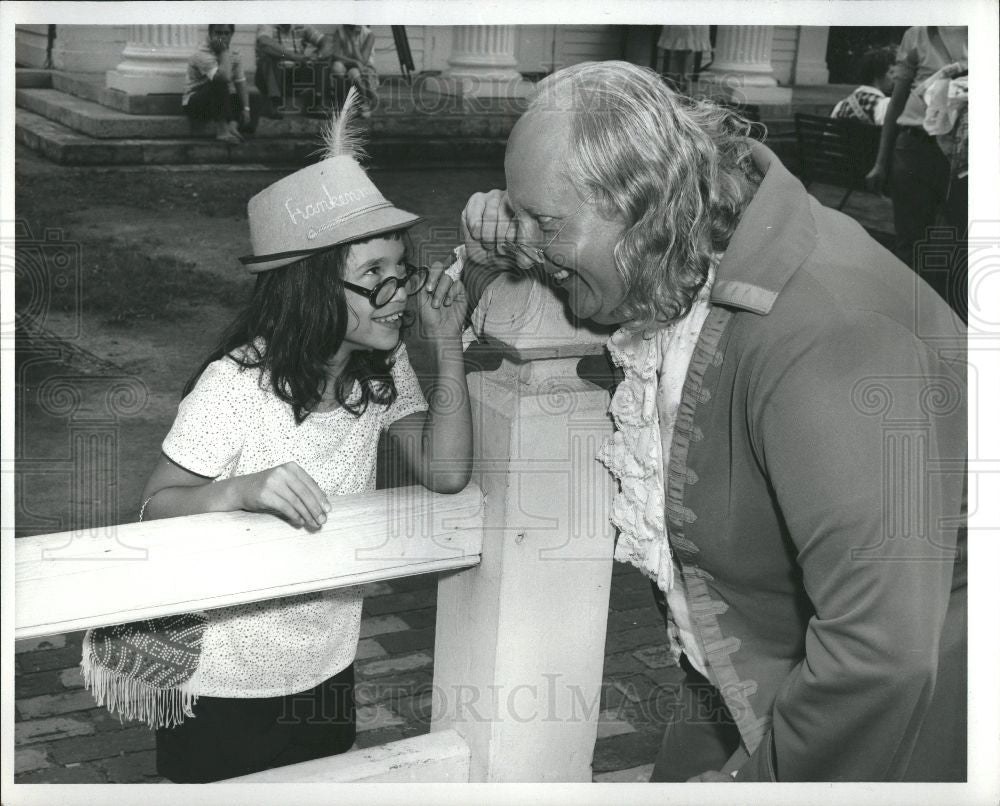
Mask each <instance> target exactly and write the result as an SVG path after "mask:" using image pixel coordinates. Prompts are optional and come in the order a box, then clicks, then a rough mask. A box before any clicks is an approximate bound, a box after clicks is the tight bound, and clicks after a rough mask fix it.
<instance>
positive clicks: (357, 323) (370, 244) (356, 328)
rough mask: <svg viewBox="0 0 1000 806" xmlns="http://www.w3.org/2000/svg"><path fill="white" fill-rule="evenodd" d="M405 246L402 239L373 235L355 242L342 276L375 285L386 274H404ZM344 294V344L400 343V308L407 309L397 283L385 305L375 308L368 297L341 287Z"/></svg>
mask: <svg viewBox="0 0 1000 806" xmlns="http://www.w3.org/2000/svg"><path fill="white" fill-rule="evenodd" d="M405 251H406V248H405V244H404V243H403V240H402V239H400V238H397V239H395V240H393V239H389V238H374V239H372V240H370V241H365V242H364V243H358V244H354V245H353V246H352V247H351V250H350V252H348V253H347V260H346V262H345V265H344V279H345V280H346V281H347V282H349V283H355V284H356V285H360V286H364V287H365V288H374V287H375V286H376V285H378V283H380V282H381V281H382V280H384V279H386V278H387V277H390V276H393V275H395V276H396V277H399V278H402V277H404V276H405V275H406V271H405V269H404V267H403V256H404V254H405ZM344 296H345V297H346V298H347V311H348V313H347V316H348V322H347V333H346V334H345V335H344V345H343V347H344V348H345V349H346V350H348V351H352V352H353V351H354V350H392V349H394V348H395V347H396V345H397V344H398V343H399V334H400V328H401V327H402V325H403V311H404V310H406V291H404V290H403V287H402V286H400V287H399V288H397V289H396V294H395V296H393V298H392V300H391V301H390V302H389V304H388V305H385V306H383V307H381V308H375V307H373V306H372V304H371V303H370V302H369V301H368V299H367V297H365V296H363V295H361V294H359V293H357V292H355V291H352V290H350V289H347V288H345V289H344Z"/></svg>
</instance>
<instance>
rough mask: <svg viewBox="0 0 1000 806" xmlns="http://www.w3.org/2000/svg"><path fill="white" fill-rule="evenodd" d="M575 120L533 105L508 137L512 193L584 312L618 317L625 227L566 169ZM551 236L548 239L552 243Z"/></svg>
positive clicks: (549, 268) (534, 238)
mask: <svg viewBox="0 0 1000 806" xmlns="http://www.w3.org/2000/svg"><path fill="white" fill-rule="evenodd" d="M569 137H570V120H569V114H568V113H565V112H544V111H542V112H533V113H530V114H528V115H525V116H524V117H522V118H521V120H519V121H518V123H517V125H516V126H515V127H514V131H513V132H511V136H510V139H509V140H508V145H507V157H506V160H505V163H504V167H505V170H506V174H507V197H508V200H509V202H510V205H511V207H512V208H513V210H514V214H515V215H516V217H517V220H518V230H519V233H526V234H527V238H526V240H527V241H528V242H529V243H530V245H532V246H536V247H539V248H544V252H545V258H546V260H545V271H546V273H547V274H548V275H549V276H550V277H551V278H552V282H553V284H554V285H556V286H557V287H559V288H561V289H562V290H563V292H564V293H566V294H567V296H568V298H569V299H568V301H569V307H570V308H571V309H572V310H573V312H574V313H575V314H576V315H577V316H578V317H580V318H581V319H591V320H593V321H595V322H599V323H602V324H618V323H620V322H622V321H623V319H624V317H623V316H622V315H620V314H619V313H618V312H617V309H618V307H619V306H620V305H621V303H622V301H623V300H624V299H625V294H626V291H627V289H626V287H625V282H624V280H623V279H622V277H621V275H620V274H619V273H618V271H617V270H616V269H615V260H614V247H615V244H616V243H618V240H619V239H620V238H621V236H622V233H623V232H624V231H625V222H624V220H623V219H622V218H621V217H620V216H614V217H612V218H607V217H605V216H604V215H602V213H601V212H600V211H599V210H598V208H597V205H596V204H595V202H594V200H593V199H591V198H588V197H587V196H586V195H581V193H580V192H579V191H578V190H577V188H576V186H575V185H574V184H573V183H572V182H571V181H570V179H569V177H568V176H566V175H565V171H566V163H565V155H566V153H567V149H568V148H569ZM550 242H551V243H550Z"/></svg>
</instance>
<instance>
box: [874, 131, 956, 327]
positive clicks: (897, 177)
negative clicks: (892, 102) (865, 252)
mask: <svg viewBox="0 0 1000 806" xmlns="http://www.w3.org/2000/svg"><path fill="white" fill-rule="evenodd" d="M968 188H969V185H968V178H963V179H953V178H952V177H951V166H950V164H949V162H948V158H947V157H946V156H945V155H944V152H942V151H941V149H940V147H939V146H938V144H937V142H936V140H935V139H934V138H933V137H931V136H930V135H929V134H927V133H926V132H925V131H923V129H917V128H916V127H901V129H900V132H899V134H898V135H897V137H896V147H895V149H894V151H893V156H892V210H893V218H894V223H895V227H896V250H895V251H896V257H898V258H899V259H900V260H902V261H903V262H904V263H906V265H908V266H910V267H911V268H912V269H913V270H914V271H916V272H917V274H919V275H920V276H921V277H922V278H923V279H924V280H926V281H927V283H928V284H929V285H930V286H931V288H933V289H934V290H935V291H937V293H938V294H939V295H940V296H941V297H942V298H943V299H944V300H945V301H946V302H947V303H948V304H949V305H950V306H951V307H952V309H953V310H954V311H955V312H956V313H957V314H958V315H959V316H960V317H962V319H963V320H964V319H965V318H966V306H967V300H966V296H967V290H966V289H967V287H968V267H967V262H966V260H967V258H966V254H965V251H966V249H967V246H966V229H967V227H968V207H969V199H968ZM939 211H940V212H941V213H942V217H943V219H944V223H945V225H946V226H947V227H949V228H951V230H950V231H947V232H941V233H935V237H934V238H929V233H928V228H930V227H932V226H934V224H935V223H936V221H937V216H938V212H939Z"/></svg>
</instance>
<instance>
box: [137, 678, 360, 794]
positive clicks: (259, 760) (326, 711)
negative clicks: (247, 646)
mask: <svg viewBox="0 0 1000 806" xmlns="http://www.w3.org/2000/svg"><path fill="white" fill-rule="evenodd" d="M194 713H195V717H194V718H193V719H192V718H191V717H188V718H187V719H185V720H184V722H182V723H181V724H180V725H178V726H176V727H173V728H160V729H158V730H157V731H156V769H157V772H159V774H160V775H162V776H164V777H165V778H168V779H170V780H171V781H173V782H174V783H179V784H181V783H189V784H195V783H208V782H210V781H220V780H223V779H225V778H235V777H236V776H239V775H249V774H250V773H253V772H259V771H261V770H266V769H270V768H272V767H283V766H285V765H286V764H297V763H299V762H301V761H309V760H310V759H314V758H322V757H324V756H332V755H336V754H338V753H343V752H345V751H346V750H349V749H350V748H351V745H353V744H354V736H355V714H354V665H353V664H352V665H350V666H348V667H347V668H346V669H344V670H343V671H342V672H339V673H338V674H336V675H334V676H333V677H331V678H329V679H328V680H325V681H324V682H322V683H320V684H319V685H318V686H316V687H315V688H313V689H310V690H308V691H303V692H301V693H299V694H290V695H288V696H285V697H265V698H254V699H233V698H220V697H199V698H198V702H197V704H196V705H195V706H194Z"/></svg>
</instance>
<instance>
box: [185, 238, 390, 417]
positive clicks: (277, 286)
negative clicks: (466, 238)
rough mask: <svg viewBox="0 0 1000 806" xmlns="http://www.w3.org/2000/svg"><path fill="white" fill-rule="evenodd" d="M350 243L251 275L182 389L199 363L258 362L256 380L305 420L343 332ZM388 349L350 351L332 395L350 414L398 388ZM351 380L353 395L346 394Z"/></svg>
mask: <svg viewBox="0 0 1000 806" xmlns="http://www.w3.org/2000/svg"><path fill="white" fill-rule="evenodd" d="M379 237H382V238H385V237H390V238H391V237H398V236H392V235H389V236H385V235H381V236H379ZM351 246H352V244H343V245H340V246H335V247H333V248H331V249H327V250H325V251H323V252H319V253H316V254H313V255H309V256H308V257H305V258H303V259H302V260H299V261H297V262H295V263H292V264H290V265H288V266H282V267H281V268H278V269H272V270H270V271H265V272H261V273H260V274H259V275H257V283H256V285H255V286H254V290H253V296H252V297H251V299H250V302H249V304H248V305H247V306H246V308H244V309H243V311H242V312H241V313H240V314H239V315H238V316H237V317H236V319H235V320H234V321H233V323H232V324H231V325H230V326H229V327H228V328H227V329H226V331H225V333H224V334H223V336H222V339H221V340H220V342H219V344H218V346H217V347H216V348H215V349H214V350H213V351H212V352H211V354H210V355H209V356H208V358H207V359H206V360H205V362H204V363H203V364H202V365H201V367H199V368H198V370H197V371H196V372H195V373H194V375H192V377H191V378H190V380H188V382H187V384H186V385H185V387H184V394H185V395H187V393H188V392H190V391H191V390H192V389H193V388H194V385H195V383H197V381H198V378H199V377H200V376H201V373H202V372H204V370H205V367H207V366H208V365H209V364H210V363H212V362H213V361H216V360H218V359H220V358H223V357H224V356H229V358H230V359H231V360H233V361H235V362H236V363H238V364H239V365H240V366H241V367H243V368H245V369H257V370H259V371H260V377H261V380H262V382H263V381H264V380H266V381H267V383H268V384H269V385H270V387H271V389H272V390H273V392H274V394H276V395H277V396H278V397H279V398H280V399H281V400H283V401H285V402H286V403H287V404H288V405H290V406H291V407H292V411H293V413H294V415H295V421H296V422H297V423H301V422H302V421H303V420H305V418H306V417H307V416H308V415H309V413H310V412H311V411H313V410H315V408H316V406H317V405H319V403H320V401H321V399H322V397H323V393H324V391H326V387H327V363H328V362H329V361H330V359H331V358H332V357H333V355H334V354H335V353H336V352H337V350H338V349H339V348H340V346H341V344H343V342H344V337H345V335H346V333H347V327H348V320H349V317H350V311H349V309H348V307H347V300H346V298H345V296H344V293H345V292H344V286H343V285H342V284H341V278H342V277H343V273H344V268H345V264H346V262H347V253H348V252H349V251H350V248H351ZM366 304H367V303H366ZM394 353H395V350H388V351H386V350H355V351H354V352H352V353H351V356H350V359H349V360H348V362H347V366H346V367H345V368H344V371H343V372H341V373H340V375H339V376H338V377H337V380H336V382H335V384H334V395H335V397H336V399H337V402H338V403H339V404H340V405H341V406H343V407H344V408H345V409H347V411H349V412H351V413H352V414H354V415H360V414H361V413H362V412H364V411H365V409H366V408H367V407H368V405H369V404H370V403H377V404H381V405H385V406H388V405H391V404H392V403H393V401H394V400H395V399H396V394H397V393H396V385H395V383H394V382H393V379H392V374H391V370H392V364H393V354H394ZM355 382H357V383H358V384H359V385H360V394H359V395H352V392H353V389H354V384H355Z"/></svg>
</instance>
